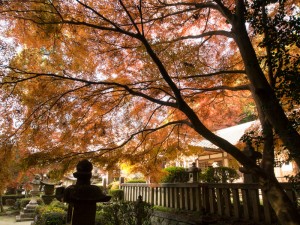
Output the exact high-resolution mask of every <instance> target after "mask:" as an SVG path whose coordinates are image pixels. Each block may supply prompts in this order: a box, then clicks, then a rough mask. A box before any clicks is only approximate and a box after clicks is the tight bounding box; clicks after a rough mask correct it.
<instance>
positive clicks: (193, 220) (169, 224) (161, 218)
mask: <svg viewBox="0 0 300 225" xmlns="http://www.w3.org/2000/svg"><path fill="white" fill-rule="evenodd" d="M151 222H152V224H153V225H201V224H202V221H201V216H200V215H199V216H198V215H195V214H189V213H183V212H181V213H179V212H178V213H175V212H160V211H155V212H154V214H153V216H152V218H151Z"/></svg>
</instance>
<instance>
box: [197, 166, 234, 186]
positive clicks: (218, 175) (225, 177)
mask: <svg viewBox="0 0 300 225" xmlns="http://www.w3.org/2000/svg"><path fill="white" fill-rule="evenodd" d="M199 178H200V180H201V181H202V182H205V183H232V182H233V181H234V180H236V179H238V178H239V175H238V173H237V171H236V170H235V169H232V168H229V167H225V166H220V167H208V168H207V169H206V170H204V171H203V173H201V174H200V176H199Z"/></svg>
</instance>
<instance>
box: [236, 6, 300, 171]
mask: <svg viewBox="0 0 300 225" xmlns="http://www.w3.org/2000/svg"><path fill="white" fill-rule="evenodd" d="M237 2H238V5H237V10H236V14H235V15H234V16H233V17H232V18H231V25H232V31H233V33H234V39H235V41H236V43H237V45H238V48H239V50H240V53H241V56H242V58H243V61H244V64H245V68H246V74H247V76H248V78H249V80H250V82H251V92H252V94H253V96H256V98H254V100H255V102H256V104H257V105H258V106H261V107H262V108H261V109H262V111H263V113H264V115H265V116H266V117H267V119H268V121H269V122H270V123H271V125H272V126H273V127H274V129H275V131H276V133H277V134H278V136H279V137H280V139H281V140H282V141H283V143H284V145H285V146H286V147H287V148H288V150H289V152H290V156H291V158H293V159H294V160H295V162H296V164H297V166H298V167H299V168H300V152H299V151H300V150H299V149H300V134H299V133H298V132H297V131H296V130H295V129H294V128H293V127H292V125H291V123H290V121H289V120H288V118H287V116H286V115H285V112H284V110H283V109H282V107H281V105H280V103H279V101H278V99H277V97H276V96H275V93H274V90H273V89H272V87H271V86H270V85H269V83H268V81H267V79H266V77H265V75H264V73H263V71H262V70H261V68H260V65H259V62H258V60H257V56H256V53H255V51H254V48H253V45H252V43H251V41H250V39H249V36H248V33H247V30H246V27H245V20H244V13H245V10H244V6H243V1H237Z"/></svg>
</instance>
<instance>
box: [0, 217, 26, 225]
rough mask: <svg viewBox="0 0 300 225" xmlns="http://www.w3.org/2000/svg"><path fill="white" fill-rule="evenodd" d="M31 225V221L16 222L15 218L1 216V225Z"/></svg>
mask: <svg viewBox="0 0 300 225" xmlns="http://www.w3.org/2000/svg"><path fill="white" fill-rule="evenodd" d="M13 224H14V225H31V221H22V222H16V217H15V216H0V225H13Z"/></svg>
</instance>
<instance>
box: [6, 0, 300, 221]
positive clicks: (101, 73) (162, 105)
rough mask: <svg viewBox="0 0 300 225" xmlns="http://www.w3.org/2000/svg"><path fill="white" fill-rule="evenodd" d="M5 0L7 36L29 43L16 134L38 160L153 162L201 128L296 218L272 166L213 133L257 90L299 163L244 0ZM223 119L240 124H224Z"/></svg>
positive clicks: (19, 72)
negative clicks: (271, 171)
mask: <svg viewBox="0 0 300 225" xmlns="http://www.w3.org/2000/svg"><path fill="white" fill-rule="evenodd" d="M1 3H2V4H1V15H2V16H3V19H4V20H5V21H6V22H7V23H8V25H6V26H9V29H7V34H6V35H7V36H12V37H14V38H15V42H16V43H19V44H21V50H20V51H19V52H16V54H15V55H14V57H13V58H12V59H10V60H9V65H4V66H3V67H2V68H3V70H2V74H3V75H2V88H3V92H4V94H3V95H4V96H5V97H4V98H3V100H4V103H3V104H7V105H8V106H10V107H7V109H5V110H7V111H9V114H7V115H9V116H8V119H7V120H6V122H7V123H8V126H10V128H9V129H7V132H9V133H10V134H11V137H12V136H14V137H15V138H17V139H18V141H19V146H20V148H23V149H27V150H28V157H27V162H28V163H29V164H33V165H34V164H36V163H37V162H44V163H61V164H63V163H68V164H69V165H74V163H75V162H76V160H78V158H80V157H87V158H93V159H94V161H95V162H97V163H99V164H101V163H102V164H106V163H110V164H111V165H113V164H115V163H117V162H119V161H120V160H126V159H128V160H132V161H140V160H141V158H143V157H144V156H145V158H146V156H147V157H148V156H150V159H151V160H148V161H149V163H153V161H155V159H157V158H158V156H160V155H164V154H165V153H166V152H168V153H169V155H170V157H171V155H172V153H174V152H176V150H179V151H183V149H184V148H183V147H182V146H184V144H185V143H188V142H193V141H197V140H198V138H199V135H201V136H203V137H204V138H206V139H208V140H209V141H211V142H212V143H213V144H215V145H217V146H218V147H220V148H222V149H224V150H225V151H226V152H228V153H229V154H231V155H232V156H233V157H234V158H236V159H237V160H238V161H239V162H240V163H241V164H242V165H243V166H244V167H246V168H247V169H249V170H250V171H251V172H252V173H253V174H255V175H257V176H258V177H259V179H260V183H261V185H262V187H263V190H264V191H265V193H266V196H267V197H268V199H269V201H270V203H271V205H272V207H273V209H274V210H275V212H276V214H277V216H278V218H279V220H280V221H281V223H282V224H297V223H296V222H295V221H297V211H296V209H295V208H294V207H293V205H292V203H291V202H290V201H289V199H288V197H287V196H286V195H285V193H284V191H283V190H282V188H281V187H280V185H279V184H278V182H277V180H276V179H275V177H274V176H269V174H268V170H269V169H270V168H268V170H267V168H266V167H262V168H261V167H259V166H257V165H255V163H254V162H252V161H251V160H250V159H249V158H248V157H246V156H245V155H244V154H243V153H242V152H241V151H240V149H238V148H237V147H235V146H233V145H231V144H230V143H229V142H227V141H225V140H224V139H222V138H220V137H218V136H216V135H215V134H214V133H213V132H212V129H213V128H218V127H221V126H224V125H230V124H233V123H234V122H235V121H234V120H235V118H237V116H236V114H242V111H241V108H240V107H239V104H238V101H241V103H242V104H249V103H251V99H250V93H249V90H250V92H251V94H252V97H253V99H254V101H255V103H256V106H257V108H258V111H259V115H260V118H261V120H262V122H263V127H264V130H265V131H269V132H273V128H272V127H274V129H275V130H276V133H277V134H278V136H279V137H280V139H281V140H282V142H283V143H284V145H285V146H286V147H287V148H288V150H289V152H290V156H291V158H293V159H294V160H295V161H296V163H297V164H298V165H300V155H299V150H298V149H299V146H300V138H299V133H298V132H297V131H296V130H295V129H294V128H293V127H292V126H291V123H290V121H289V120H288V118H287V117H286V115H285V111H284V110H283V108H282V106H281V105H280V102H279V100H278V98H277V96H276V94H275V91H274V86H272V85H270V83H269V82H268V80H267V79H266V77H265V74H264V70H263V69H262V66H261V64H260V62H259V60H258V57H257V55H256V52H255V50H256V49H255V48H254V45H253V44H252V43H251V41H250V38H249V36H250V35H251V33H248V30H247V29H246V25H245V22H246V17H245V16H246V8H245V6H246V5H245V2H244V1H241V0H240V1H235V2H234V1H224V2H223V1H221V0H214V1H199V2H195V1H189V0H186V1H150V0H149V1H126V0H123V1H122V0H118V1H113V2H108V1H97V2H94V1H79V0H76V1H59V0H53V1H47V0H38V1H30V0H28V1H25V0H24V1H9V2H6V1H2V2H1ZM268 3H269V2H268ZM288 3H289V4H290V5H291V6H293V7H296V6H297V5H296V4H298V3H295V2H294V1H289V2H288ZM298 7H299V5H298ZM260 10H261V8H260ZM287 13H291V10H289V11H287ZM254 35H255V34H254ZM294 48H295V47H294ZM237 93H238V94H237ZM236 95H238V96H236ZM243 96H244V98H243V99H242V98H241V97H243ZM238 97H239V98H238ZM2 110H4V109H2ZM213 116H216V119H215V120H213V119H212V117H213ZM219 118H228V119H229V124H226V123H224V122H223V121H224V120H223V121H222V122H220V125H217V126H215V127H214V125H215V124H216V122H215V121H220V120H221V119H219ZM9 121H10V122H9ZM12 121H14V125H12ZM16 121H17V122H16ZM212 121H213V122H212ZM264 122H266V123H264ZM267 126H272V127H270V128H267ZM266 137H267V136H266ZM268 137H271V139H272V138H273V135H271V136H268ZM271 139H270V142H272V140H273V139H272V140H271ZM6 140H7V139H3V141H6ZM266 141H267V140H266ZM266 146H272V145H269V144H266ZM112 150H113V151H112ZM169 150H170V152H169ZM172 150H173V151H172ZM268 151H270V154H272V152H273V151H274V150H273V149H271V148H270V149H268ZM33 153H34V154H33ZM148 153H149V154H148ZM174 154H176V153H174ZM264 155H267V150H266V151H264ZM49 156H51V157H49ZM121 156H122V158H120V157H121ZM149 165H150V164H149ZM271 165H272V164H271ZM271 169H272V168H271ZM270 184H271V185H270ZM274 193H276V194H275V195H276V196H277V197H276V198H275V197H274Z"/></svg>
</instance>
